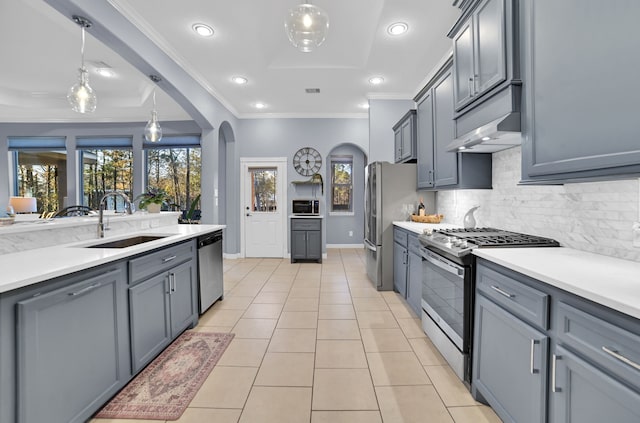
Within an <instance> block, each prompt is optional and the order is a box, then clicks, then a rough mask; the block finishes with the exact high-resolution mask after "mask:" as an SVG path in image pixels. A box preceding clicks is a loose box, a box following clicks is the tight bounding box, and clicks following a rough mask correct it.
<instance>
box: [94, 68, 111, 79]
mask: <svg viewBox="0 0 640 423" xmlns="http://www.w3.org/2000/svg"><path fill="white" fill-rule="evenodd" d="M96 73H97V74H98V75H100V76H104V77H105V78H113V77H114V76H116V74H115V72H114V71H112V70H111V69H107V68H100V69H96Z"/></svg>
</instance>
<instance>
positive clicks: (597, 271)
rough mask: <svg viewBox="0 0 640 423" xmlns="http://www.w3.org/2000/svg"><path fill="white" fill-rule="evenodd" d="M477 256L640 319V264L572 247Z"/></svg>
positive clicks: (499, 251) (486, 252) (500, 250)
mask: <svg viewBox="0 0 640 423" xmlns="http://www.w3.org/2000/svg"><path fill="white" fill-rule="evenodd" d="M473 254H475V255H476V256H478V257H482V258H484V259H487V260H489V261H492V262H494V263H497V264H499V265H501V266H504V267H507V268H509V269H512V270H515V271H516V272H519V273H522V274H524V275H527V276H530V277H532V278H534V279H537V280H539V281H541V282H544V283H547V284H549V285H552V286H555V287H557V288H560V289H563V290H565V291H568V292H570V293H573V294H576V295H579V296H581V297H583V298H586V299H589V300H591V301H594V302H596V303H599V304H602V305H604V306H607V307H609V308H612V309H614V310H618V311H620V312H622V313H625V314H628V315H630V316H633V317H635V318H638V319H640V263H638V262H635V261H630V260H623V259H619V258H615V257H609V256H604V255H600V254H594V253H589V252H585V251H579V250H574V249H572V248H564V247H557V248H478V249H475V250H473Z"/></svg>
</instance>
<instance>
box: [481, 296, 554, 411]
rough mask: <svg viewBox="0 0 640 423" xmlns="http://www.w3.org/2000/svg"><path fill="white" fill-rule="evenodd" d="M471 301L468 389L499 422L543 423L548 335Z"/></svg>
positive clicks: (493, 307)
mask: <svg viewBox="0 0 640 423" xmlns="http://www.w3.org/2000/svg"><path fill="white" fill-rule="evenodd" d="M476 298H477V300H476V322H475V341H474V344H475V345H474V357H473V383H472V386H474V388H473V389H474V390H476V391H477V392H479V393H480V394H482V396H483V397H484V398H485V399H486V400H487V401H488V402H489V404H490V405H491V407H492V408H493V409H494V410H495V411H496V413H497V414H498V416H500V418H501V419H502V420H503V421H505V422H518V423H526V422H539V423H542V422H544V421H545V416H546V397H547V396H546V375H547V370H546V369H547V365H548V356H547V355H548V337H547V336H545V335H544V334H542V333H541V332H538V331H537V330H535V329H533V328H532V327H531V326H529V325H527V324H526V323H524V322H522V321H521V320H520V319H518V318H517V317H515V316H514V315H513V314H511V313H508V312H506V311H505V310H503V309H502V308H500V307H499V306H497V305H496V304H495V303H493V302H491V301H490V300H488V299H486V298H485V297H484V296H482V295H477V296H476Z"/></svg>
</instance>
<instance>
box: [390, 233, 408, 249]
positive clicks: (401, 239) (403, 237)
mask: <svg viewBox="0 0 640 423" xmlns="http://www.w3.org/2000/svg"><path fill="white" fill-rule="evenodd" d="M393 240H394V241H395V242H397V243H398V244H400V245H402V246H403V247H406V246H407V233H406V232H405V231H403V230H402V229H394V230H393Z"/></svg>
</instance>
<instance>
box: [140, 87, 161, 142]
mask: <svg viewBox="0 0 640 423" xmlns="http://www.w3.org/2000/svg"><path fill="white" fill-rule="evenodd" d="M150 78H151V80H152V81H153V82H158V81H160V78H159V77H157V76H155V75H152V76H150ZM144 139H146V140H147V141H149V142H158V141H160V140H161V139H162V128H161V127H160V122H158V112H157V111H156V90H155V88H154V89H153V110H152V111H151V120H149V122H147V126H145V127H144Z"/></svg>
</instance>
